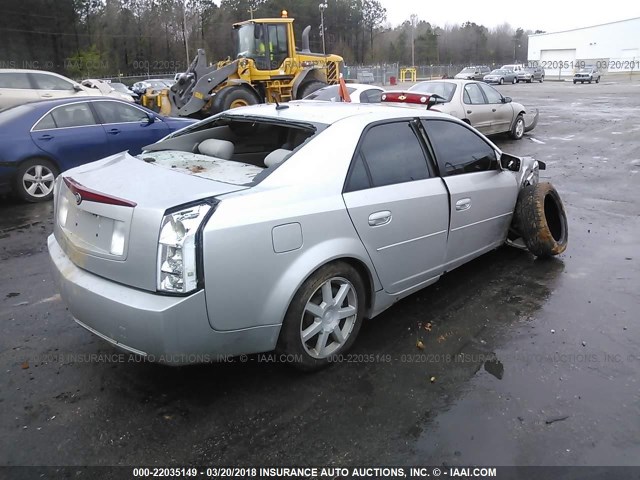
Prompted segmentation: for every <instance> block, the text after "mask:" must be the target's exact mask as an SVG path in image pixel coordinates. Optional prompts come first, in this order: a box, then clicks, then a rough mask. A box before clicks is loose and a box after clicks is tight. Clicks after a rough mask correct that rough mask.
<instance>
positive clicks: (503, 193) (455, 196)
mask: <svg viewBox="0 0 640 480" xmlns="http://www.w3.org/2000/svg"><path fill="white" fill-rule="evenodd" d="M423 123H424V126H425V130H426V131H427V135H428V137H429V141H430V143H431V145H432V146H433V149H434V152H435V155H436V158H437V161H438V167H439V169H440V175H441V176H442V177H443V179H444V181H445V183H446V185H447V188H448V190H449V193H450V195H451V201H450V214H449V215H450V219H451V221H450V227H449V228H450V231H449V242H448V245H447V253H446V270H447V271H448V270H452V269H453V268H455V267H457V266H459V265H461V264H463V263H466V262H467V261H469V260H471V259H472V258H474V257H477V256H479V255H481V254H482V253H484V252H487V251H488V250H491V249H493V248H495V247H498V246H500V245H501V244H502V243H503V242H504V240H505V238H506V235H507V232H508V229H509V225H510V224H511V217H512V215H513V209H514V207H515V204H516V200H517V196H518V185H517V182H516V177H515V176H514V175H513V173H512V172H509V171H503V170H502V169H501V168H500V165H499V163H498V160H497V155H496V151H495V150H494V148H493V147H492V146H491V145H490V144H489V143H487V142H486V141H485V140H484V139H483V138H482V137H480V136H479V135H478V134H476V133H475V132H474V131H473V130H472V129H470V128H468V127H467V126H466V125H460V124H459V123H457V122H452V121H447V120H425V121H424V122H423Z"/></svg>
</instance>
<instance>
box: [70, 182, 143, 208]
mask: <svg viewBox="0 0 640 480" xmlns="http://www.w3.org/2000/svg"><path fill="white" fill-rule="evenodd" d="M63 180H64V183H66V184H67V187H68V188H69V190H71V192H72V193H73V194H74V195H75V197H76V203H77V204H78V205H80V202H82V201H85V200H86V201H87V202H96V203H106V204H108V205H118V206H121V207H135V206H136V205H137V204H136V203H135V202H132V201H130V200H125V199H123V198H118V197H114V196H112V195H107V194H105V193H100V192H96V191H95V190H92V189H90V188H87V187H85V186H84V185H82V184H80V183H78V182H76V181H75V180H74V179H73V178H71V177H64V178H63Z"/></svg>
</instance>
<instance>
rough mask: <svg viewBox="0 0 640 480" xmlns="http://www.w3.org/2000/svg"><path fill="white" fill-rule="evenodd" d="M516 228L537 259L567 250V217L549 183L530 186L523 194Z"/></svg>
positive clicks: (519, 201) (554, 190)
mask: <svg viewBox="0 0 640 480" xmlns="http://www.w3.org/2000/svg"><path fill="white" fill-rule="evenodd" d="M515 224H516V225H517V227H518V230H519V232H520V234H521V235H522V239H523V240H524V243H525V244H526V246H527V249H529V251H530V252H531V253H533V254H534V255H535V256H537V257H550V256H552V255H558V254H560V253H562V252H564V251H565V250H566V248H567V241H568V239H569V228H568V223H567V214H566V213H565V210H564V206H563V204H562V200H561V199H560V195H558V192H557V191H556V189H555V188H554V187H553V185H551V184H550V183H546V182H545V183H537V184H535V185H528V186H526V187H524V188H523V189H522V190H521V191H520V194H519V195H518V203H517V204H516V211H515Z"/></svg>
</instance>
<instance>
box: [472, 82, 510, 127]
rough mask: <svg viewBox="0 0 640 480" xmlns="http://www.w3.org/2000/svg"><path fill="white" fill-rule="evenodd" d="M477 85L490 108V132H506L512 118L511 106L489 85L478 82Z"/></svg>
mask: <svg viewBox="0 0 640 480" xmlns="http://www.w3.org/2000/svg"><path fill="white" fill-rule="evenodd" d="M478 86H479V87H480V90H482V93H484V96H485V98H486V100H487V105H488V106H489V107H490V108H491V132H492V133H500V132H506V131H508V130H509V129H510V128H511V121H512V120H513V106H512V105H511V104H510V103H504V102H503V97H502V94H501V93H500V92H498V91H497V90H496V89H495V88H493V87H491V86H490V85H486V84H484V83H479V84H478Z"/></svg>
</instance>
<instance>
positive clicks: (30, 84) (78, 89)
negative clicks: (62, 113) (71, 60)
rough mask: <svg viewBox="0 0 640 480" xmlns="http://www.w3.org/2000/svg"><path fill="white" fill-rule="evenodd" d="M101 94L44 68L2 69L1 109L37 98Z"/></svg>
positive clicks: (0, 83) (0, 78)
mask: <svg viewBox="0 0 640 480" xmlns="http://www.w3.org/2000/svg"><path fill="white" fill-rule="evenodd" d="M89 95H100V93H98V92H92V91H91V90H90V89H88V88H86V87H83V86H82V85H80V84H79V83H78V82H74V81H73V80H71V79H69V78H67V77H63V76H62V75H58V74H57V73H53V72H46V71H42V70H21V69H5V68H3V69H0V109H3V108H8V107H12V106H14V105H21V104H23V103H27V102H34V101H36V100H48V99H52V98H72V97H87V96H89Z"/></svg>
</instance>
